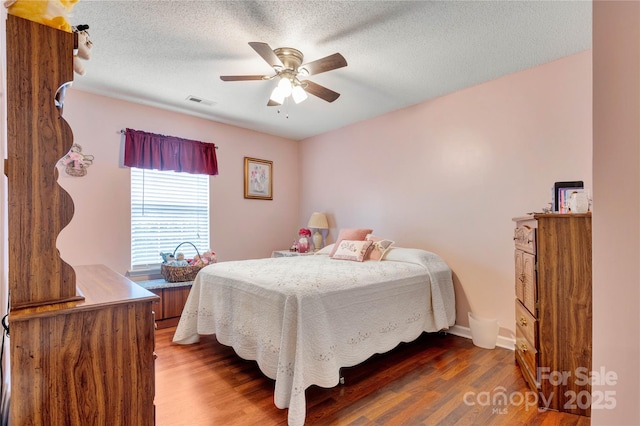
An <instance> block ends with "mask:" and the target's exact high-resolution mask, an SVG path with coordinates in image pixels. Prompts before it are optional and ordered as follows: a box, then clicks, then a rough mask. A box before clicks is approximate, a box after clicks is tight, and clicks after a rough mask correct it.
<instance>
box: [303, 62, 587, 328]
mask: <svg viewBox="0 0 640 426" xmlns="http://www.w3.org/2000/svg"><path fill="white" fill-rule="evenodd" d="M591 84H592V78H591V52H590V51H587V52H583V53H580V54H577V55H573V56H570V57H567V58H564V59H560V60H557V61H555V62H551V63H548V64H545V65H542V66H539V67H536V68H532V69H529V70H525V71H522V72H519V73H515V74H512V75H508V76H506V77H503V78H500V79H497V80H494V81H490V82H487V83H484V84H481V85H478V86H475V87H471V88H468V89H466V90H461V91H459V92H456V93H453V94H451V95H447V96H443V97H441V98H438V99H435V100H432V101H430V102H425V103H422V104H419V105H415V106H412V107H409V108H406V109H402V110H400V111H396V112H392V113H390V114H386V115H383V116H381V117H378V118H375V119H371V120H367V121H365V122H361V123H357V124H355V125H352V126H349V127H345V128H343V129H340V130H337V131H334V132H331V133H327V134H324V135H320V136H318V137H314V138H310V139H307V140H305V141H303V142H301V159H302V170H303V171H304V172H303V174H302V187H303V188H304V191H303V194H302V198H301V208H300V213H301V215H302V216H301V217H302V218H304V217H308V216H309V214H310V213H311V212H313V211H325V212H328V213H329V214H330V217H331V219H330V225H331V226H332V229H331V232H330V235H331V237H332V238H335V237H336V236H337V232H338V230H339V229H340V228H346V227H371V228H373V229H374V232H375V233H376V234H379V235H381V236H384V237H387V238H390V239H393V240H395V241H396V245H398V246H405V247H420V248H424V249H427V250H430V251H434V252H436V253H439V254H440V255H442V256H443V258H444V259H445V260H446V261H447V262H448V263H449V265H450V266H451V268H452V269H453V271H454V274H455V285H456V299H457V311H458V312H457V323H458V324H459V325H468V320H467V312H468V311H473V312H475V313H477V314H478V315H480V316H484V317H490V318H497V319H498V320H499V322H500V324H501V326H502V327H503V329H502V330H501V333H502V334H503V335H506V336H510V335H512V333H513V332H514V320H513V315H514V313H513V312H514V311H513V309H514V298H515V296H514V262H513V240H512V239H513V226H514V224H513V222H512V220H511V219H512V218H513V217H516V216H521V215H523V214H525V213H527V212H531V211H541V209H542V208H543V207H546V206H547V203H548V202H550V201H551V187H552V186H553V183H554V182H555V181H564V180H584V181H585V185H586V186H587V187H588V188H591V187H592V181H591V161H592V158H591V155H592V153H591V151H592V136H591V121H592V116H591V94H592V92H591Z"/></svg>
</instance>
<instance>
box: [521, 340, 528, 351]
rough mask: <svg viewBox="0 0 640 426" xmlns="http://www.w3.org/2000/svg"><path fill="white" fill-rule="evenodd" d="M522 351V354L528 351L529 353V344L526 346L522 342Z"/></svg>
mask: <svg viewBox="0 0 640 426" xmlns="http://www.w3.org/2000/svg"><path fill="white" fill-rule="evenodd" d="M520 350H521V351H522V352H526V351H528V350H529V348H528V347H527V344H526V343H524V342H520Z"/></svg>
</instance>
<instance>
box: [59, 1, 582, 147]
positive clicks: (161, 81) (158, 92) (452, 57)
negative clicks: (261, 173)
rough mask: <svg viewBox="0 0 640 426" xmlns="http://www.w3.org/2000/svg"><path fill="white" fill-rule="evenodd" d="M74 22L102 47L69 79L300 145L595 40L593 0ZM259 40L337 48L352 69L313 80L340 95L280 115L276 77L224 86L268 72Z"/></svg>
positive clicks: (357, 5)
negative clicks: (274, 98) (255, 44)
mask: <svg viewBox="0 0 640 426" xmlns="http://www.w3.org/2000/svg"><path fill="white" fill-rule="evenodd" d="M70 21H71V23H72V24H73V25H79V24H88V25H89V26H90V29H89V33H90V35H91V41H92V42H93V44H94V48H93V50H92V51H91V60H89V61H86V62H85V63H84V65H85V68H86V74H85V75H84V76H76V78H75V81H74V86H73V87H74V88H76V89H78V90H84V91H88V92H92V93H97V94H102V95H106V96H111V97H115V98H121V99H125V100H129V101H133V102H138V103H142V104H146V105H153V106H156V107H160V108H166V109H170V110H174V111H180V112H183V113H186V114H191V115H195V116H199V117H203V118H207V119H211V120H214V121H218V122H222V123H228V124H232V125H236V126H239V127H244V128H248V129H254V130H257V131H260V132H265V133H269V134H273V135H279V136H283V137H287V138H291V139H295V140H300V139H304V138H306V137H309V136H313V135H316V134H320V133H323V132H326V131H329V130H332V129H337V128H340V127H343V126H346V125H348V124H351V123H354V122H358V121H361V120H365V119H368V118H371V117H375V116H378V115H381V114H384V113H386V112H389V111H393V110H396V109H399V108H403V107H406V106H409V105H414V104H417V103H419V102H422V101H425V100H427V99H431V98H434V97H437V96H441V95H444V94H447V93H451V92H453V91H456V90H459V89H462V88H465V87H469V86H473V85H475V84H478V83H482V82H485V81H488V80H492V79H495V78H498V77H500V76H503V75H505V74H509V73H512V72H515V71H519V70H522V69H525V68H529V67H532V66H536V65H539V64H543V63H545V62H549V61H552V60H554V59H558V58H560V57H563V56H567V55H570V54H573V53H577V52H580V51H583V50H586V49H589V48H590V47H591V2H590V1H468V2H467V1H437V2H430V1H416V2H405V1H183V0H175V1H150V0H146V1H95V0H81V1H80V2H78V3H77V4H76V5H75V7H74V10H73V16H72V17H70ZM252 41H260V42H265V43H268V44H269V45H270V46H271V47H272V48H274V49H275V48H277V47H293V48H296V49H298V50H301V51H302V52H303V54H304V56H305V60H304V62H309V61H313V60H315V59H319V58H322V57H324V56H327V55H330V54H333V53H335V52H340V53H341V54H342V55H343V56H344V57H345V58H346V60H347V62H348V66H347V67H345V68H340V69H337V70H333V71H329V72H326V73H323V74H319V75H315V76H311V77H310V78H309V79H310V80H312V81H314V82H316V83H318V84H321V85H323V86H325V87H327V88H329V89H332V90H334V91H336V92H338V93H340V94H341V96H340V98H338V100H336V101H335V102H333V103H327V102H325V101H323V100H321V99H319V98H316V97H314V96H309V99H307V100H306V101H305V102H303V103H301V104H297V105H296V104H290V105H284V106H283V107H282V108H280V110H281V112H280V113H278V110H279V108H278V107H267V105H266V104H267V101H268V98H269V94H270V93H271V90H272V89H273V87H274V85H275V84H276V83H275V81H243V82H223V81H221V80H220V78H219V77H220V75H238V74H240V75H243V74H272V73H273V70H272V68H271V67H270V66H269V65H268V64H267V63H266V62H265V61H264V60H263V59H262V58H261V57H260V56H259V55H258V54H257V53H256V52H255V51H254V50H253V49H252V48H251V47H250V46H249V45H248V42H252ZM190 96H195V97H197V98H200V99H203V100H205V101H210V103H211V105H206V104H205V103H196V102H193V101H190V100H187V98H188V97H190ZM206 103H209V102H206ZM287 114H288V118H287ZM130 125H131V126H132V127H135V118H132V123H131V124H130Z"/></svg>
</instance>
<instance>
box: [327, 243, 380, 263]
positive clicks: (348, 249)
mask: <svg viewBox="0 0 640 426" xmlns="http://www.w3.org/2000/svg"><path fill="white" fill-rule="evenodd" d="M372 244H373V241H359V240H342V241H341V242H340V243H339V244H338V243H336V246H338V247H337V249H336V252H335V253H334V254H333V256H331V258H332V259H341V260H353V261H355V262H362V261H363V260H364V258H365V256H366V255H367V253H368V252H369V248H370V247H371V245H372Z"/></svg>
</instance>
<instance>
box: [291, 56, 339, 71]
mask: <svg viewBox="0 0 640 426" xmlns="http://www.w3.org/2000/svg"><path fill="white" fill-rule="evenodd" d="M346 66H347V60H346V59H344V56H342V55H341V54H339V53H334V54H333V55H329V56H326V57H324V58H322V59H318V60H315V61H311V62H309V63H308V64H303V65H301V66H300V69H306V70H307V72H308V73H309V74H308V75H315V74H320V73H321V72H326V71H331V70H335V69H338V68H342V67H346Z"/></svg>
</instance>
